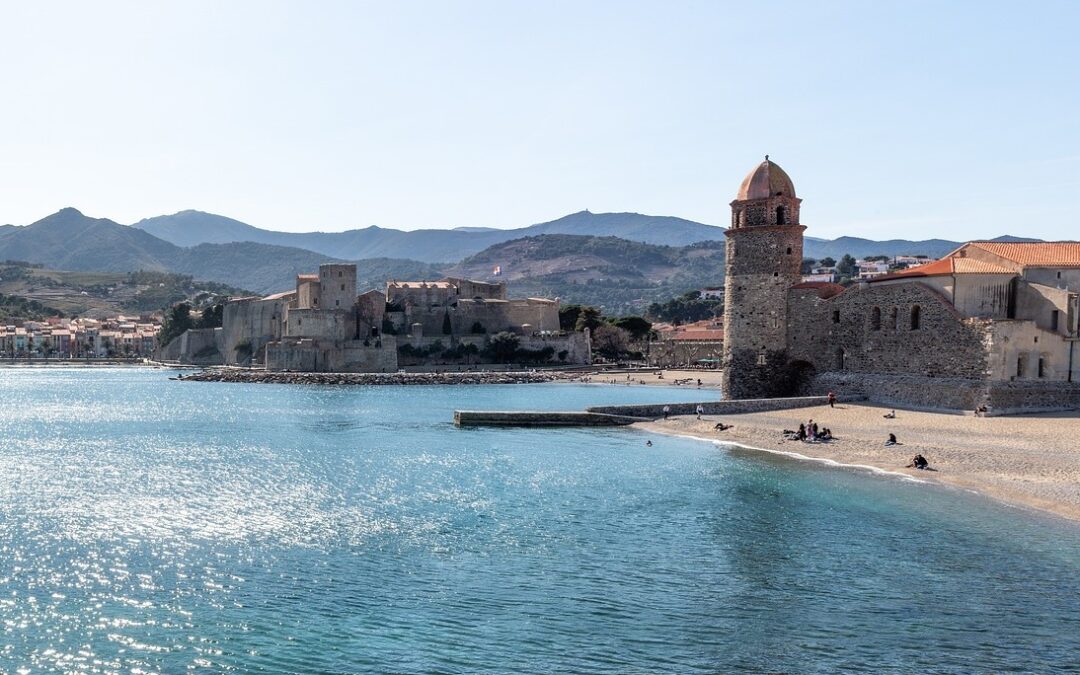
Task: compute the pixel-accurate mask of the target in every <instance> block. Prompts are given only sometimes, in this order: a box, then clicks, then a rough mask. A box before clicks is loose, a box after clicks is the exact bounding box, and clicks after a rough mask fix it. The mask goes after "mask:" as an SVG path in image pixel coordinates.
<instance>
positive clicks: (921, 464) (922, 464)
mask: <svg viewBox="0 0 1080 675" xmlns="http://www.w3.org/2000/svg"><path fill="white" fill-rule="evenodd" d="M906 468H908V469H924V470H925V469H929V468H930V462H928V461H926V458H925V457H923V456H922V455H915V457H914V458H913V459H912V460H911V464H908V465H907V467H906Z"/></svg>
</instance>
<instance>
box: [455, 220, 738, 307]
mask: <svg viewBox="0 0 1080 675" xmlns="http://www.w3.org/2000/svg"><path fill="white" fill-rule="evenodd" d="M496 266H498V267H499V268H501V274H500V275H498V276H496V275H495V274H494V270H495V268H496ZM446 272H447V274H448V275H451V276H463V277H468V278H470V279H483V280H503V281H506V282H508V284H509V290H510V293H511V295H514V296H541V297H558V298H561V299H562V300H563V301H565V302H568V303H580V304H589V305H596V306H598V307H602V308H603V309H604V310H605V312H607V313H609V314H619V313H631V312H640V311H642V310H643V309H644V307H645V306H646V305H648V304H649V303H650V302H653V301H657V300H667V299H669V298H671V297H673V296H675V295H680V294H682V293H684V292H686V291H687V290H691V289H695V288H700V287H702V286H712V285H719V284H721V283H722V282H723V278H724V248H723V243H722V242H718V241H710V242H701V243H697V244H692V245H690V246H657V245H653V244H644V243H641V242H633V241H627V240H625V239H619V238H616V237H589V236H580V235H565V234H548V235H540V236H536V237H524V238H522V239H515V240H513V241H509V242H505V243H501V244H496V245H495V246H492V247H490V248H487V249H485V250H484V251H481V252H480V253H477V254H476V255H473V256H470V257H469V258H466V259H465V260H463V261H462V262H461V263H459V264H458V265H455V266H453V267H451V268H449V269H447V270H446Z"/></svg>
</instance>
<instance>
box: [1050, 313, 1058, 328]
mask: <svg viewBox="0 0 1080 675" xmlns="http://www.w3.org/2000/svg"><path fill="white" fill-rule="evenodd" d="M1058 316H1059V312H1058V311H1057V310H1056V309H1055V310H1053V311H1051V312H1050V330H1054V331H1056V330H1057V329H1058Z"/></svg>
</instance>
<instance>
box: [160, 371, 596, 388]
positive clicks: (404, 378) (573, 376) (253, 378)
mask: <svg viewBox="0 0 1080 675" xmlns="http://www.w3.org/2000/svg"><path fill="white" fill-rule="evenodd" d="M177 379H180V380H182V381H184V382H244V383H258V384H427V385H432V384H535V383H538V382H558V381H573V380H580V379H581V375H580V374H578V373H560V372H552V371H521V372H493V371H476V372H465V373H456V372H455V373H283V372H266V371H262V370H235V369H229V368H213V369H207V370H203V371H200V372H197V373H193V374H191V375H184V376H183V377H181V378H177Z"/></svg>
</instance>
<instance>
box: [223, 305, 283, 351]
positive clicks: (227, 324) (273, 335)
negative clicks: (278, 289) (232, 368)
mask: <svg viewBox="0 0 1080 675" xmlns="http://www.w3.org/2000/svg"><path fill="white" fill-rule="evenodd" d="M290 299H291V298H290V297H289V296H286V297H281V298H272V299H257V298H244V299H241V300H233V301H231V302H227V303H225V308H224V310H223V311H222V320H221V328H222V333H223V338H222V349H221V352H222V355H223V358H224V360H225V363H226V364H228V365H247V364H248V363H250V361H252V360H255V361H261V360H262V359H263V357H264V355H263V348H264V347H265V346H266V343H268V342H271V341H273V340H277V339H279V338H280V337H281V324H282V318H283V317H284V316H285V307H286V305H287V304H288V303H289V300H290ZM245 343H246V344H247V345H248V346H249V349H245V350H238V349H237V347H238V346H240V345H242V344H245Z"/></svg>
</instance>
